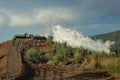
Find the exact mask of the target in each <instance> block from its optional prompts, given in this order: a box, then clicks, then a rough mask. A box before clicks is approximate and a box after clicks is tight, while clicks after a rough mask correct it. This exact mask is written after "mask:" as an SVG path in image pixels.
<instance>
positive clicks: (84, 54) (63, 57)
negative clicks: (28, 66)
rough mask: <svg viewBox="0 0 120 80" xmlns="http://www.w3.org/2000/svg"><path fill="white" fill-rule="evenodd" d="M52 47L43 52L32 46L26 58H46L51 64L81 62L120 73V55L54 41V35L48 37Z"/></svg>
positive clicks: (88, 67) (37, 59)
mask: <svg viewBox="0 0 120 80" xmlns="http://www.w3.org/2000/svg"><path fill="white" fill-rule="evenodd" d="M48 39H49V40H47V42H48V43H50V45H51V47H52V49H51V50H49V51H46V52H44V54H41V53H42V52H40V51H38V50H36V49H34V48H32V49H28V50H27V51H26V55H25V58H26V59H27V60H30V61H31V62H32V63H42V62H43V61H44V60H46V62H44V63H47V64H49V65H54V66H55V65H69V64H78V63H79V64H81V67H83V68H84V69H94V68H100V69H101V68H104V69H106V70H108V71H110V72H114V73H120V68H119V67H120V63H119V62H120V56H114V55H112V54H109V55H108V54H106V53H105V52H95V51H91V50H87V49H84V48H82V47H80V48H72V47H70V46H67V45H66V43H57V42H52V37H49V38H48Z"/></svg>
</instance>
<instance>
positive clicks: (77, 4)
mask: <svg viewBox="0 0 120 80" xmlns="http://www.w3.org/2000/svg"><path fill="white" fill-rule="evenodd" d="M55 25H61V26H63V27H68V28H71V29H76V30H77V31H80V32H82V33H83V34H84V35H87V36H91V35H96V34H104V33H108V32H112V31H116V30H120V0H0V42H3V41H5V40H9V39H12V37H13V36H14V35H15V34H24V33H25V32H28V33H30V34H45V33H49V32H51V30H52V27H53V26H55Z"/></svg>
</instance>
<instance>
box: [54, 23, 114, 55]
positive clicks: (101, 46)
mask: <svg viewBox="0 0 120 80" xmlns="http://www.w3.org/2000/svg"><path fill="white" fill-rule="evenodd" d="M53 41H55V42H59V43H64V42H66V43H67V45H68V46H71V47H73V48H79V47H81V46H82V47H83V48H85V49H90V50H94V51H104V52H106V53H110V50H109V48H110V46H111V45H112V44H114V42H110V41H106V42H104V43H102V42H101V41H100V40H92V39H91V38H89V37H86V36H84V35H83V34H82V33H79V32H77V31H76V30H71V29H68V28H63V27H61V26H60V25H56V26H54V27H53Z"/></svg>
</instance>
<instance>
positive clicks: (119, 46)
mask: <svg viewBox="0 0 120 80" xmlns="http://www.w3.org/2000/svg"><path fill="white" fill-rule="evenodd" d="M92 38H93V39H101V40H103V41H107V40H110V41H115V44H114V45H112V47H111V50H112V51H120V30H118V31H114V32H111V33H106V34H100V35H95V36H92Z"/></svg>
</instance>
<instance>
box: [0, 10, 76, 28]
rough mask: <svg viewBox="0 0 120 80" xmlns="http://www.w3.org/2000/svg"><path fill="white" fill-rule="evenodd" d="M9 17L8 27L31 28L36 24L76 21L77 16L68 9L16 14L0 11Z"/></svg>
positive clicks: (10, 11)
mask: <svg viewBox="0 0 120 80" xmlns="http://www.w3.org/2000/svg"><path fill="white" fill-rule="evenodd" d="M0 12H2V13H3V14H5V15H6V16H7V18H8V19H9V20H8V25H10V26H12V27H16V26H30V25H34V24H43V25H46V24H56V23H59V22H65V21H73V20H74V21H75V20H76V18H77V17H76V15H75V14H74V13H73V12H74V11H73V10H71V9H68V8H47V9H31V11H28V12H27V11H25V12H24V13H22V12H16V11H13V10H5V9H4V10H3V9H2V10H0Z"/></svg>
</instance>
